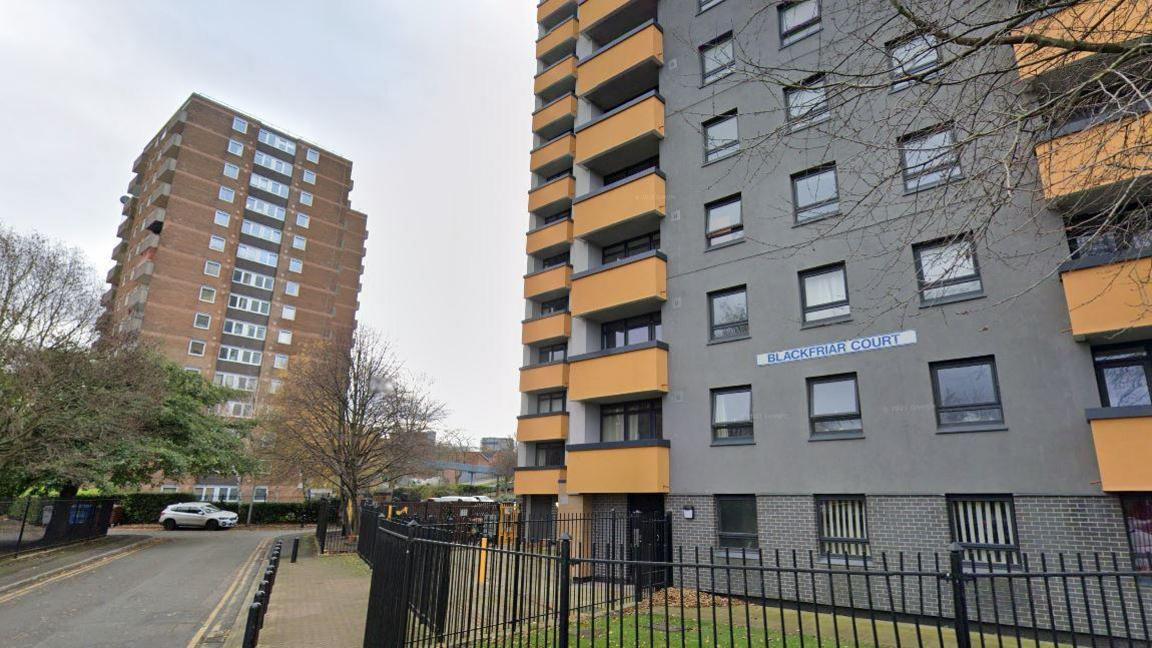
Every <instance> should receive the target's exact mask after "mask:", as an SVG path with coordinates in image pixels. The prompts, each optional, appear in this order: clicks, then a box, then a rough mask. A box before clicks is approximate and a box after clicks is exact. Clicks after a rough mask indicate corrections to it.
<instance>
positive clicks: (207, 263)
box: [204, 259, 224, 277]
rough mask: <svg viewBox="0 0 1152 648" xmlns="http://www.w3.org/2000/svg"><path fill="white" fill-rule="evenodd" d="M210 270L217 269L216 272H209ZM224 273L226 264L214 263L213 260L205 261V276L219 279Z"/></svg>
mask: <svg viewBox="0 0 1152 648" xmlns="http://www.w3.org/2000/svg"><path fill="white" fill-rule="evenodd" d="M209 268H213V269H215V270H216V272H209V271H208V270H209ZM223 271H224V264H222V263H220V262H219V261H213V260H212V259H207V260H205V261H204V274H205V275H207V276H209V277H219V276H220V273H221V272H223Z"/></svg>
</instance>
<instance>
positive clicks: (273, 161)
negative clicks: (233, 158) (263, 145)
mask: <svg viewBox="0 0 1152 648" xmlns="http://www.w3.org/2000/svg"><path fill="white" fill-rule="evenodd" d="M252 161H253V162H255V163H256V164H259V165H260V166H262V167H264V168H265V169H271V170H272V171H275V172H276V173H279V174H280V175H286V176H291V175H292V165H291V164H290V163H288V162H285V161H284V160H281V159H280V158H277V157H272V156H271V155H268V154H267V153H265V152H263V151H256V153H255V154H254V155H253V156H252Z"/></svg>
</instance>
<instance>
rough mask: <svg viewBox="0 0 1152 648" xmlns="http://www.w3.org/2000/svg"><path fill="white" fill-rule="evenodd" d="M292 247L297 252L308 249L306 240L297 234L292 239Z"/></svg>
mask: <svg viewBox="0 0 1152 648" xmlns="http://www.w3.org/2000/svg"><path fill="white" fill-rule="evenodd" d="M292 247H294V248H296V249H297V250H304V249H307V248H308V239H306V238H304V237H303V236H300V235H299V234H297V235H296V236H293V237H292Z"/></svg>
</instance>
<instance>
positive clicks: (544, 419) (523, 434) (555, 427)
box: [516, 412, 568, 443]
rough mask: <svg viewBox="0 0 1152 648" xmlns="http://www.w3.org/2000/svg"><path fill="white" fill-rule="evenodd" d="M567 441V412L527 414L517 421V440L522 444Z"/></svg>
mask: <svg viewBox="0 0 1152 648" xmlns="http://www.w3.org/2000/svg"><path fill="white" fill-rule="evenodd" d="M567 439H568V413H567V412H559V413H555V414H525V415H524V416H520V417H517V419H516V440H517V441H519V442H520V443H533V442H536V441H565V440H567Z"/></svg>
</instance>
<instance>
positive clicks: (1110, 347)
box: [1092, 341, 1152, 407]
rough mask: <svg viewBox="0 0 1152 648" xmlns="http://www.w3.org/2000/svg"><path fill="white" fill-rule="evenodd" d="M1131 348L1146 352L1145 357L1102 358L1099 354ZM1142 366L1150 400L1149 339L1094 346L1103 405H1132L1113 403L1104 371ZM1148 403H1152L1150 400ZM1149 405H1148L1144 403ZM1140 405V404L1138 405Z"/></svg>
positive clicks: (1151, 354) (1151, 359) (1094, 365)
mask: <svg viewBox="0 0 1152 648" xmlns="http://www.w3.org/2000/svg"><path fill="white" fill-rule="evenodd" d="M1126 349H1131V350H1133V351H1136V350H1139V351H1140V352H1142V353H1143V354H1144V356H1143V358H1132V359H1129V358H1123V359H1114V360H1100V359H1099V358H1098V356H1099V355H1101V354H1105V353H1108V352H1113V353H1114V352H1117V351H1123V350H1126ZM1134 366H1140V367H1141V368H1142V369H1143V370H1144V386H1145V390H1146V391H1147V392H1148V394H1149V397H1150V400H1152V343H1150V342H1147V341H1136V342H1129V343H1119V344H1107V345H1099V346H1094V347H1092V368H1093V371H1094V372H1095V374H1096V389H1097V391H1098V392H1099V394H1100V406H1101V407H1132V406H1128V405H1113V404H1112V397H1111V394H1110V393H1109V391H1108V381H1107V379H1106V378H1105V377H1104V372H1105V370H1107V369H1114V368H1119V367H1134ZM1148 405H1152V402H1149V403H1148ZM1144 406H1147V405H1144ZM1136 407H1140V406H1136Z"/></svg>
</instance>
